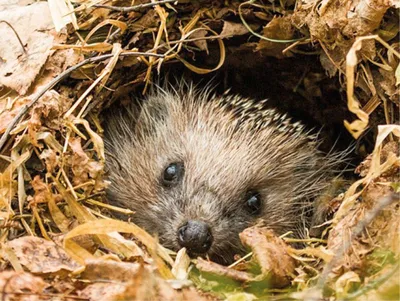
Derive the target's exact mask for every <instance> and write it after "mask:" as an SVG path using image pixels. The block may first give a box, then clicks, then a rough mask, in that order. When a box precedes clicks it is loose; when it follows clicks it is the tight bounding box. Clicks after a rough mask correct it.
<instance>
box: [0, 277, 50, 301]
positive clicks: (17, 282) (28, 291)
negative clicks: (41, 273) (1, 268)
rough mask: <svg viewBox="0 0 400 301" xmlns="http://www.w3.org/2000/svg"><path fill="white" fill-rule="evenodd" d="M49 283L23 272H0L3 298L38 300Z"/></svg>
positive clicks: (22, 300) (21, 300)
mask: <svg viewBox="0 0 400 301" xmlns="http://www.w3.org/2000/svg"><path fill="white" fill-rule="evenodd" d="M48 286H49V285H48V284H47V283H46V282H44V281H43V280H42V279H41V278H39V277H35V276H33V275H31V274H29V273H25V272H11V271H10V272H1V273H0V291H1V296H2V299H3V300H7V301H9V300H10V301H11V300H18V301H40V300H43V296H42V293H43V290H44V289H45V288H46V287H48ZM19 293H20V294H19Z"/></svg>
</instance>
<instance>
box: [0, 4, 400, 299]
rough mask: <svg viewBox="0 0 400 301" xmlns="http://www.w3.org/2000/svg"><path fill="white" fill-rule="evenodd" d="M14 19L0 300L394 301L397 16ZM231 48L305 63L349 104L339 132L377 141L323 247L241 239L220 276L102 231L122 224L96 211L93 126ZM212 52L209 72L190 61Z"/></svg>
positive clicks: (336, 210) (200, 12)
mask: <svg viewBox="0 0 400 301" xmlns="http://www.w3.org/2000/svg"><path fill="white" fill-rule="evenodd" d="M27 4H28V3H22V2H21V3H17V4H16V3H14V2H13V1H10V3H5V4H2V6H0V30H1V32H2V42H3V43H1V45H0V64H1V72H0V85H1V87H2V90H1V91H0V93H1V94H0V95H1V98H0V99H1V104H0V132H1V133H2V134H3V137H2V139H1V141H0V149H1V165H0V166H1V169H0V170H1V174H0V225H1V227H0V234H1V236H0V237H1V241H0V243H1V252H0V255H1V260H0V264H1V272H0V287H1V288H2V293H1V294H2V297H3V299H5V300H55V299H57V300H59V299H65V300H189V299H195V300H210V299H216V298H219V299H227V300H255V299H257V298H260V299H265V298H273V299H280V300H288V299H301V300H302V299H307V300H311V299H313V298H320V299H322V298H331V299H334V300H344V299H355V298H359V299H365V300H367V299H373V300H387V299H396V298H397V299H398V296H399V295H398V288H399V285H400V284H399V282H398V278H399V274H398V273H399V272H398V271H399V252H400V250H399V245H400V241H399V226H400V225H399V220H400V219H399V203H398V202H399V189H400V186H399V183H400V179H399V168H400V159H399V143H398V141H399V138H400V127H399V125H398V114H397V113H396V110H397V111H398V106H399V82H400V80H399V78H400V76H399V74H398V73H399V72H398V71H399V70H400V67H399V60H400V55H399V43H398V42H396V37H397V38H398V37H399V26H398V22H397V21H398V17H399V16H398V11H397V10H395V8H396V7H397V8H398V7H399V5H398V3H397V2H396V1H378V0H374V1H364V0H360V1H356V2H352V1H347V0H334V1H322V2H321V1H314V0H302V1H300V0H297V1H279V2H277V1H275V2H270V3H268V4H267V3H263V2H261V1H254V0H251V1H247V2H239V1H232V2H223V1H214V2H213V1H205V2H204V4H202V5H199V3H197V2H189V1H178V2H177V1H159V2H157V1H153V2H152V3H150V2H146V1H135V3H134V4H132V3H130V2H129V1H120V2H118V3H115V5H118V6H110V5H109V3H108V2H101V1H100V2H99V1H79V2H74V1H72V2H71V1H49V4H47V3H46V2H35V3H31V4H30V5H27ZM243 36H244V37H247V38H248V40H243V42H241V43H242V44H241V45H240V47H241V49H246V48H247V49H250V51H254V52H256V53H260V54H261V55H263V56H270V57H277V58H284V57H296V55H298V54H300V53H304V52H309V53H310V54H311V53H312V52H315V51H318V54H319V56H318V58H319V61H320V63H321V65H322V66H323V68H324V69H325V71H326V72H327V74H329V75H330V76H332V77H338V78H339V80H340V82H341V84H342V88H343V89H344V90H345V91H346V92H347V103H348V110H349V111H350V112H352V113H354V114H355V116H356V118H355V119H353V120H352V121H344V124H345V126H346V127H347V129H348V130H349V132H350V133H351V134H352V135H353V136H354V137H355V138H358V137H360V136H362V135H363V133H364V132H365V131H366V130H367V128H368V127H369V126H371V124H375V125H376V124H378V125H379V126H378V132H377V135H376V141H375V147H374V149H373V151H372V152H371V153H370V154H369V156H368V157H366V158H365V160H364V162H363V163H361V164H360V165H359V166H358V167H357V169H356V172H357V173H358V174H359V176H360V178H359V179H358V180H357V181H355V182H354V183H353V184H352V185H350V186H349V188H348V189H347V191H346V192H345V193H344V194H343V195H342V196H341V197H336V198H334V201H333V202H330V203H329V204H330V205H329V206H327V210H328V211H330V212H331V213H332V219H331V220H329V221H326V223H325V226H327V228H326V229H325V230H324V231H323V232H322V234H321V237H320V238H311V237H309V238H306V239H304V240H302V241H296V240H295V239H293V238H290V233H288V235H284V236H283V237H277V236H275V234H274V233H273V232H271V230H269V229H265V228H263V227H262V226H260V227H253V228H250V229H247V230H245V231H244V232H243V233H242V234H241V235H240V238H241V240H242V243H243V244H244V245H245V246H246V247H247V248H248V249H249V254H248V255H247V256H244V257H242V258H238V259H237V261H236V262H235V263H234V264H233V265H231V266H229V267H226V266H222V265H219V264H217V263H213V262H211V261H208V260H206V259H201V258H198V259H194V260H190V258H189V257H188V256H187V254H186V251H185V250H184V249H182V250H181V251H179V252H178V253H177V254H174V252H171V251H169V250H167V249H165V248H164V247H162V246H161V245H160V244H159V243H158V240H157V238H156V237H152V236H151V235H149V234H148V233H147V232H145V231H144V230H143V229H140V228H139V227H137V226H136V225H134V224H133V223H130V222H123V221H119V220H116V219H114V218H113V217H112V214H111V213H112V212H119V213H120V214H124V215H126V216H127V217H128V218H129V216H130V215H131V214H134V212H130V211H129V210H126V209H125V208H117V207H114V206H112V205H109V204H107V203H106V202H105V199H104V190H105V188H106V187H107V180H106V177H105V173H104V156H105V155H104V146H103V140H102V128H101V122H100V119H99V113H100V112H101V111H102V110H103V109H104V108H106V107H107V106H109V105H110V102H112V101H114V100H115V99H116V98H117V97H116V96H119V97H121V95H122V96H123V95H127V94H128V93H129V92H131V91H133V90H135V89H136V88H137V87H138V86H139V84H141V83H143V82H144V83H145V88H144V91H143V92H145V91H146V90H147V89H148V86H149V85H150V81H151V78H152V77H153V76H154V74H157V72H158V71H159V70H160V69H161V68H163V66H164V65H167V64H168V63H171V62H173V63H180V64H183V65H184V66H186V68H188V69H189V70H191V71H193V72H195V73H198V74H207V73H211V72H213V71H215V70H218V69H220V68H221V67H222V66H223V65H224V63H225V62H226V53H227V46H226V44H229V42H230V41H231V39H236V38H240V37H243ZM250 38H251V40H250ZM254 41H258V42H254ZM215 42H216V43H215ZM213 43H214V44H215V45H216V46H215V45H214V44H213ZM304 46H306V47H304ZM212 47H214V48H215V47H217V49H218V51H217V52H216V54H217V55H218V57H217V58H216V59H215V60H214V65H204V64H203V65H202V64H201V60H196V54H198V53H201V52H205V53H206V54H208V55H211V54H212V53H215V52H211V48H212ZM307 47H308V48H307ZM124 68H130V72H129V74H128V75H126V73H124ZM310 91H318V89H317V90H315V89H314V90H313V89H312V90H310ZM312 93H318V92H312ZM380 116H383V118H382V117H380ZM396 123H397V124H396ZM292 243H302V244H303V245H304V247H303V248H301V249H298V248H294V247H293V246H292V245H291V244H292ZM396 279H397V280H396Z"/></svg>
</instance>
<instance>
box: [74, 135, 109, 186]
mask: <svg viewBox="0 0 400 301" xmlns="http://www.w3.org/2000/svg"><path fill="white" fill-rule="evenodd" d="M69 145H70V147H71V149H72V151H73V152H74V153H73V157H72V160H71V167H72V172H73V174H74V180H73V181H74V184H75V185H79V184H83V183H86V182H87V181H88V180H89V178H92V179H96V178H97V177H98V176H99V175H100V174H102V172H103V164H102V163H100V162H96V161H94V160H92V159H90V158H89V156H88V155H87V153H86V152H85V151H84V150H83V148H82V145H81V138H79V137H78V138H71V139H70V141H69Z"/></svg>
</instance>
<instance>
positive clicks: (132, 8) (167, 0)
mask: <svg viewBox="0 0 400 301" xmlns="http://www.w3.org/2000/svg"><path fill="white" fill-rule="evenodd" d="M177 1H178V0H162V1H154V2H150V3H143V4H138V5H135V6H128V7H121V6H112V5H103V4H95V5H93V7H96V8H106V9H110V10H115V11H120V12H124V13H127V12H131V11H136V10H139V9H142V8H146V7H151V6H154V5H158V4H164V3H171V2H177Z"/></svg>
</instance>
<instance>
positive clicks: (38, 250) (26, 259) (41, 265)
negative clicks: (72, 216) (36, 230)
mask: <svg viewBox="0 0 400 301" xmlns="http://www.w3.org/2000/svg"><path fill="white" fill-rule="evenodd" d="M7 246H8V247H9V248H11V249H12V250H13V251H14V252H15V255H16V256H17V257H18V259H19V261H20V263H21V265H23V266H24V267H25V268H27V269H28V270H29V271H30V272H32V273H41V274H44V273H58V272H62V271H74V270H76V269H77V268H79V267H80V266H79V265H78V264H77V263H76V262H75V261H73V260H72V259H71V258H70V257H69V256H68V255H67V254H66V253H65V252H64V250H63V249H62V248H60V247H59V246H57V245H56V244H55V243H54V242H52V241H48V240H46V239H43V238H39V237H34V236H25V237H21V238H17V239H14V240H11V241H9V242H7Z"/></svg>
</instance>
